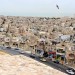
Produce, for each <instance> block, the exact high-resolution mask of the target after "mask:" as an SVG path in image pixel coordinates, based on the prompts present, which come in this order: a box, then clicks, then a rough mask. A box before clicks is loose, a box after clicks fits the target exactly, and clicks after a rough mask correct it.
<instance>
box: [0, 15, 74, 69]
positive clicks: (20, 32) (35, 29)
mask: <svg viewBox="0 0 75 75" xmlns="http://www.w3.org/2000/svg"><path fill="white" fill-rule="evenodd" d="M0 45H1V46H6V47H12V48H19V49H22V50H24V51H31V52H33V51H35V50H45V51H47V52H48V54H49V58H48V59H49V60H51V61H54V60H58V61H59V63H61V64H62V65H67V66H70V67H72V68H74V67H75V18H74V17H61V18H60V17H58V18H54V17H53V18H49V17H21V16H0Z"/></svg>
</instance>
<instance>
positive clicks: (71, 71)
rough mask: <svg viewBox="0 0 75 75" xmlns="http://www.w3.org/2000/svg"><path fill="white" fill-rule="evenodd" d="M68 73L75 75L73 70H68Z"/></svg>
mask: <svg viewBox="0 0 75 75" xmlns="http://www.w3.org/2000/svg"><path fill="white" fill-rule="evenodd" d="M66 72H67V73H68V74H70V75H75V72H74V71H73V69H71V68H68V69H67V70H66Z"/></svg>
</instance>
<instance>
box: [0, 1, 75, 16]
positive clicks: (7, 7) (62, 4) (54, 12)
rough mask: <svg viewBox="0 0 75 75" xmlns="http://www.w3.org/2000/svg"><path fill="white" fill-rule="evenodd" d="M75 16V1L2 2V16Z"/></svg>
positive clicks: (0, 9)
mask: <svg viewBox="0 0 75 75" xmlns="http://www.w3.org/2000/svg"><path fill="white" fill-rule="evenodd" d="M56 4H58V5H59V8H60V9H59V10H58V9H57V8H56ZM74 14H75V0H0V15H11V16H46V17H47V16H48V17H54V16H72V15H74Z"/></svg>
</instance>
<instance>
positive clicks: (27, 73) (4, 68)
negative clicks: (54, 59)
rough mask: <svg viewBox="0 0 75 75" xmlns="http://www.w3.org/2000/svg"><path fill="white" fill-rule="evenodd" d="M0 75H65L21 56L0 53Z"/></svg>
mask: <svg viewBox="0 0 75 75" xmlns="http://www.w3.org/2000/svg"><path fill="white" fill-rule="evenodd" d="M0 75H66V74H65V73H63V72H60V71H58V70H56V69H53V68H52V67H49V66H47V65H44V64H42V63H39V62H38V61H35V60H33V59H31V58H29V57H25V56H23V55H9V54H6V53H4V52H2V51H0Z"/></svg>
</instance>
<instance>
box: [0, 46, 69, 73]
mask: <svg viewBox="0 0 75 75" xmlns="http://www.w3.org/2000/svg"><path fill="white" fill-rule="evenodd" d="M0 48H1V47H0ZM1 49H3V50H4V51H5V52H7V53H9V54H10V55H24V56H27V57H30V54H29V53H26V52H24V53H23V51H21V50H14V49H7V48H5V47H2V48H1ZM32 59H34V60H37V61H39V62H41V63H43V64H46V65H48V66H50V67H53V68H55V69H57V70H59V71H61V72H64V73H66V69H67V68H68V67H67V66H63V65H61V64H56V63H53V62H52V61H47V62H43V61H41V60H40V59H39V58H38V57H36V58H32ZM66 74H67V73H66Z"/></svg>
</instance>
